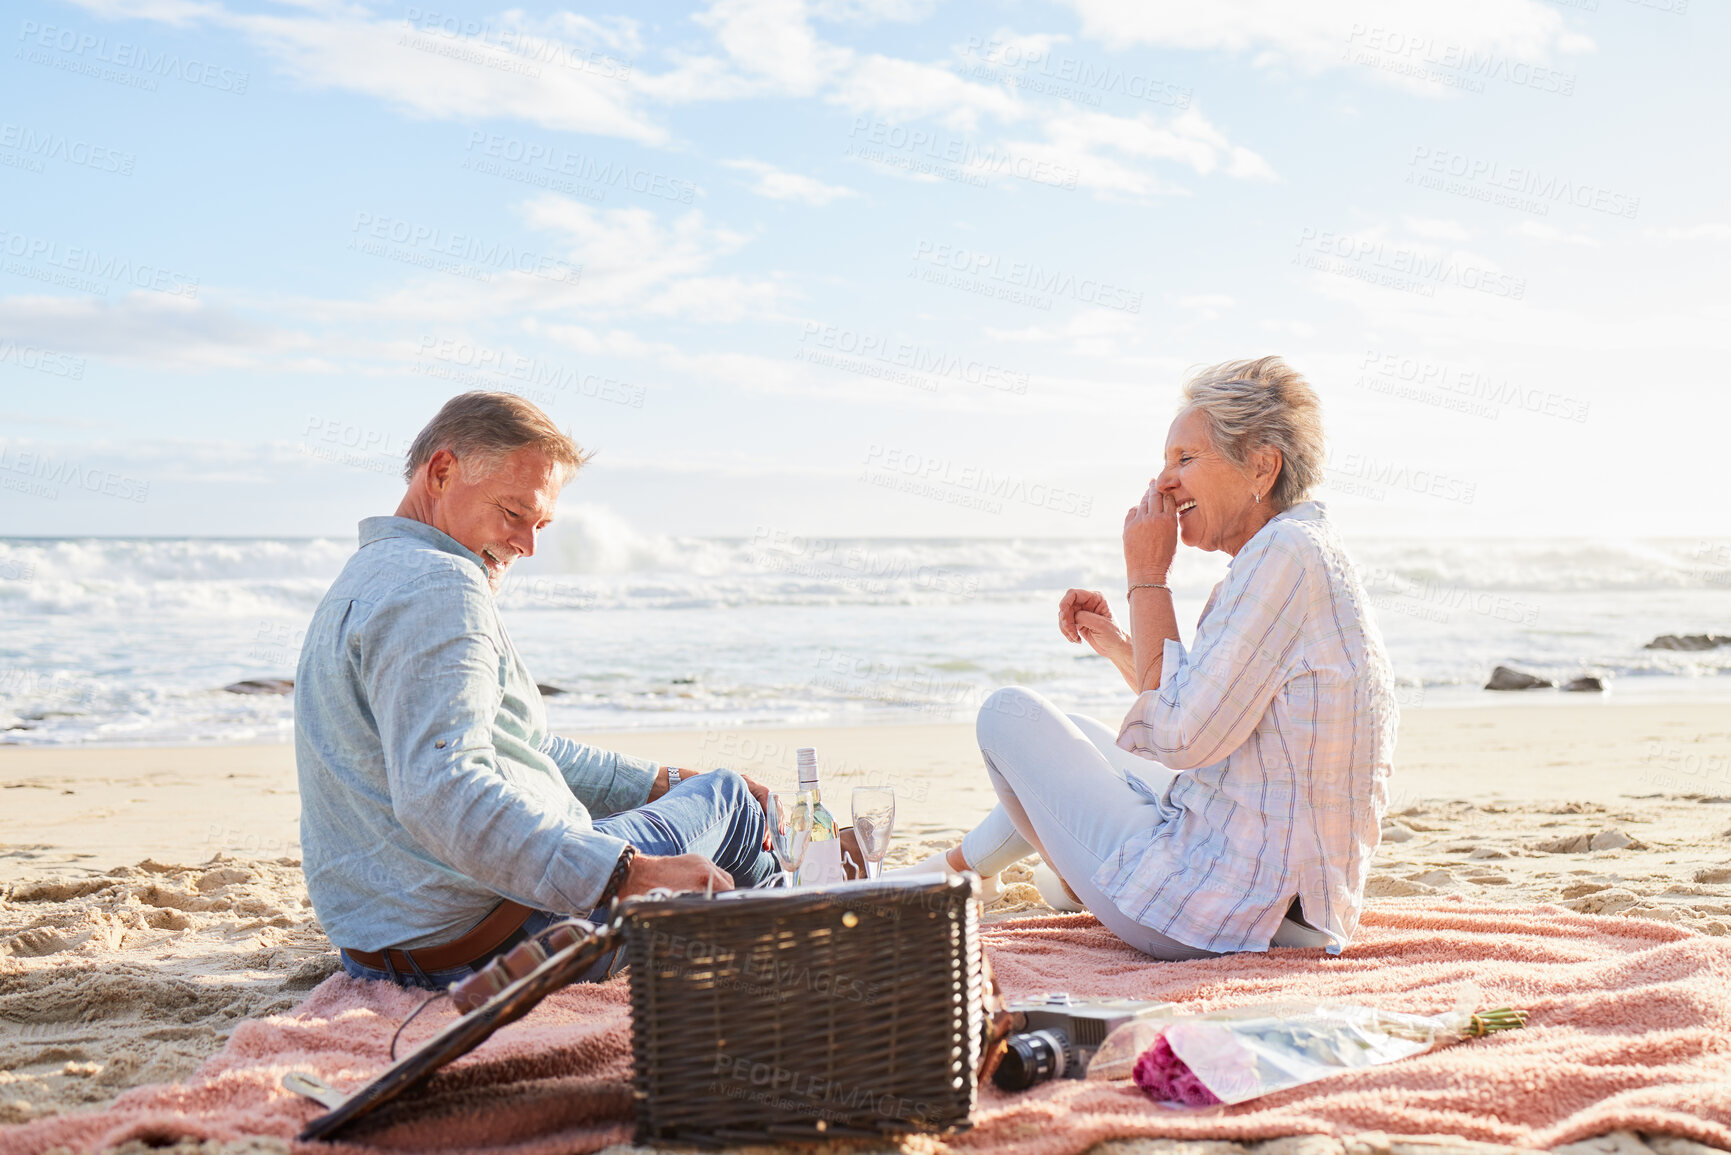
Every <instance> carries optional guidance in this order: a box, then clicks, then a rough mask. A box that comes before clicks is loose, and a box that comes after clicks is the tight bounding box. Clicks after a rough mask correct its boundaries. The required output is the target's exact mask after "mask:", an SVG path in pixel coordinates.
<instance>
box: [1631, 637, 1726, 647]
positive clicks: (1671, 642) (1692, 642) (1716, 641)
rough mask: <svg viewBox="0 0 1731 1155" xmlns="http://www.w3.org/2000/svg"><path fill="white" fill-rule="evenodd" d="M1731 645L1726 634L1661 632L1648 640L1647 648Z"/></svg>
mask: <svg viewBox="0 0 1731 1155" xmlns="http://www.w3.org/2000/svg"><path fill="white" fill-rule="evenodd" d="M1720 646H1731V637H1728V636H1726V635H1724V634H1681V635H1679V634H1660V635H1659V636H1658V637H1656V638H1654V639H1653V640H1652V641H1650V642H1648V643H1647V644H1646V645H1645V646H1643V647H1642V648H1643V649H1647V650H1716V649H1718V648H1719V647H1720Z"/></svg>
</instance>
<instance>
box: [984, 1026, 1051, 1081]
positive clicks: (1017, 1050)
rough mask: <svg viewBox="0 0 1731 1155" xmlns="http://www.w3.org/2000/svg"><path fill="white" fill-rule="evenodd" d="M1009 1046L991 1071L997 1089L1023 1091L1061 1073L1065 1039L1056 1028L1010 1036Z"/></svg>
mask: <svg viewBox="0 0 1731 1155" xmlns="http://www.w3.org/2000/svg"><path fill="white" fill-rule="evenodd" d="M1009 1042H1010V1048H1009V1050H1007V1051H1005V1052H1004V1058H1003V1061H1002V1062H1000V1063H999V1064H998V1069H997V1071H996V1072H994V1073H993V1075H992V1082H993V1083H994V1084H996V1086H997V1088H998V1089H999V1090H1000V1091H1026V1090H1027V1089H1028V1088H1029V1087H1032V1086H1033V1085H1034V1084H1035V1083H1044V1082H1045V1081H1046V1080H1047V1079H1055V1078H1057V1077H1058V1076H1059V1075H1062V1074H1063V1073H1064V1039H1063V1036H1061V1035H1059V1034H1058V1033H1057V1032H1056V1031H1026V1032H1024V1033H1022V1034H1019V1035H1011V1036H1010V1040H1009Z"/></svg>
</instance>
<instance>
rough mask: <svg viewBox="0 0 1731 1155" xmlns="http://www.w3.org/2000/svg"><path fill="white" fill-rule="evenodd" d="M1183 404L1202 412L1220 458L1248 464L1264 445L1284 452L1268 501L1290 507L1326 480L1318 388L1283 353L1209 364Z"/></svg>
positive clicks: (1195, 379) (1188, 389)
mask: <svg viewBox="0 0 1731 1155" xmlns="http://www.w3.org/2000/svg"><path fill="white" fill-rule="evenodd" d="M1184 406H1185V408H1187V409H1197V410H1200V411H1201V413H1202V415H1203V416H1204V417H1205V418H1207V420H1208V429H1209V434H1210V436H1211V437H1212V439H1213V441H1214V448H1215V449H1217V450H1218V451H1219V452H1220V456H1222V457H1224V458H1225V459H1226V460H1227V461H1230V462H1231V463H1232V464H1234V465H1236V466H1238V467H1239V468H1240V469H1243V468H1246V467H1247V466H1248V465H1249V463H1250V457H1251V455H1252V454H1253V453H1255V452H1256V451H1257V450H1258V449H1260V448H1262V447H1263V446H1265V445H1267V446H1273V447H1274V448H1275V449H1278V450H1280V475H1279V476H1278V477H1276V478H1275V479H1274V488H1273V489H1271V490H1269V491H1268V500H1269V503H1270V504H1271V505H1273V507H1274V508H1275V510H1276V511H1279V510H1284V509H1290V508H1291V507H1292V506H1294V505H1297V504H1298V503H1299V502H1301V501H1303V500H1304V499H1305V498H1306V497H1309V496H1310V491H1311V490H1312V489H1313V488H1315V487H1316V486H1317V485H1318V484H1320V483H1321V481H1322V466H1323V462H1324V461H1325V460H1326V459H1327V452H1328V449H1327V446H1326V444H1325V442H1324V439H1323V435H1322V402H1321V401H1320V400H1319V399H1318V398H1317V396H1316V390H1314V389H1312V388H1311V387H1310V382H1308V381H1306V380H1305V379H1304V377H1303V375H1302V374H1300V373H1299V372H1298V371H1297V370H1296V369H1294V368H1293V367H1292V366H1290V365H1288V364H1287V363H1286V362H1285V361H1283V360H1281V359H1280V358H1279V357H1258V358H1256V359H1255V360H1253V361H1226V362H1223V363H1221V364H1219V365H1211V366H1209V367H1208V368H1206V369H1203V370H1201V371H1199V372H1197V373H1195V374H1192V375H1191V377H1190V379H1189V380H1188V381H1186V382H1185V383H1184Z"/></svg>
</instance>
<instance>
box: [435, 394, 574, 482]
mask: <svg viewBox="0 0 1731 1155" xmlns="http://www.w3.org/2000/svg"><path fill="white" fill-rule="evenodd" d="M527 448H535V449H539V450H540V451H541V452H542V453H544V454H546V455H547V458H548V459H549V460H550V461H552V462H553V463H554V464H555V465H558V466H559V467H560V468H561V469H562V471H563V476H562V477H561V479H560V480H561V481H569V480H570V479H571V475H572V474H574V473H576V472H577V471H578V470H579V469H581V468H582V467H583V464H584V462H586V461H588V460H589V455H588V454H587V453H584V452H583V450H582V448H581V447H580V446H578V444H577V443H576V442H575V441H573V440H571V438H570V437H569V436H568V435H566V434H565V432H564V431H563V430H561V429H560V428H559V427H558V426H557V425H555V424H553V419H552V418H550V417H548V416H547V415H546V414H545V413H543V412H541V410H540V409H539V408H537V407H536V406H535V405H533V404H532V403H530V402H528V401H525V400H523V398H521V397H519V396H517V395H516V394H515V393H459V394H458V395H457V396H455V397H453V398H451V399H450V400H449V401H447V402H445V404H444V406H443V407H441V408H440V410H439V411H438V412H437V413H435V414H434V415H433V419H432V420H431V421H429V422H427V427H426V428H425V429H423V430H421V431H420V433H418V434H416V435H415V440H414V443H413V444H411V445H410V446H409V459H408V463H407V464H406V465H405V466H404V467H403V479H404V480H405V481H413V480H414V479H415V474H417V473H419V472H420V471H421V470H422V469H423V468H425V467H426V464H427V462H429V461H431V460H432V459H433V454H435V453H437V452H438V451H439V450H441V449H449V450H450V451H451V452H452V454H454V455H455V456H456V458H457V460H458V461H459V462H461V463H462V464H463V466H464V467H465V468H473V467H475V466H481V467H483V468H486V467H489V466H493V465H497V464H498V463H499V462H500V461H501V460H503V459H504V458H505V457H506V456H507V455H508V454H511V453H515V452H516V451H517V450H519V449H527Z"/></svg>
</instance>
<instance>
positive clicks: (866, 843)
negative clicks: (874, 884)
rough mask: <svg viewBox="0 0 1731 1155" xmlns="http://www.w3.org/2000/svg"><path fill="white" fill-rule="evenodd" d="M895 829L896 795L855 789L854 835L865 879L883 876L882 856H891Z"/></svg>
mask: <svg viewBox="0 0 1731 1155" xmlns="http://www.w3.org/2000/svg"><path fill="white" fill-rule="evenodd" d="M895 828H896V792H895V791H894V790H873V789H871V788H869V787H866V786H856V787H854V791H853V835H854V837H855V838H856V839H858V840H859V852H860V857H861V858H863V859H865V861H866V877H867V878H876V877H878V875H880V874H882V873H883V861H884V855H886V854H888V853H889V852H890V835H891V834H893V833H894V832H895Z"/></svg>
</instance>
